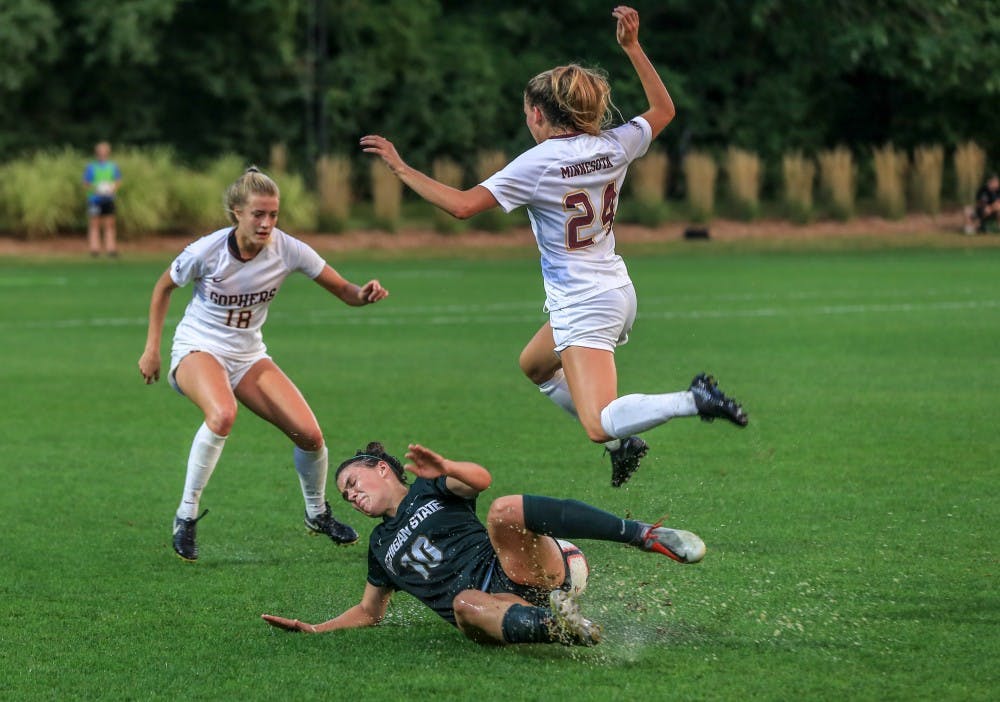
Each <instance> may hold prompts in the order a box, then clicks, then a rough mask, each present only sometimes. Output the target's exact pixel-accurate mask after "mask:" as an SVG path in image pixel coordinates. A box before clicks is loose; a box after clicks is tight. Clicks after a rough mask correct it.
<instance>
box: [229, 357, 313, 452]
mask: <svg viewBox="0 0 1000 702" xmlns="http://www.w3.org/2000/svg"><path fill="white" fill-rule="evenodd" d="M236 397H237V398H239V400H240V402H242V403H243V404H244V405H246V406H247V408H248V409H249V410H250V411H252V412H253V413H254V414H256V415H257V416H258V417H260V418H261V419H265V420H267V421H268V422H270V423H271V424H273V425H274V426H276V427H278V428H279V429H281V431H283V432H284V433H285V435H286V436H288V438H289V439H291V440H292V442H293V443H294V444H295V445H296V446H298V447H299V448H301V449H302V450H303V451H317V450H319V449H320V448H322V446H323V432H322V431H321V430H320V427H319V423H318V422H317V421H316V415H314V414H313V411H312V409H311V408H310V407H309V403H307V402H306V399H305V397H303V396H302V393H301V392H299V389H298V388H297V387H296V386H295V383H293V382H292V380H291V378H289V377H288V376H287V375H285V373H284V371H282V370H281V369H280V368H279V367H278V365H277V364H276V363H275V362H274V361H272V360H271V359H268V358H265V359H262V360H260V361H258V362H257V363H255V364H254V365H253V367H252V368H251V369H250V370H249V371H247V373H246V375H244V376H243V378H242V380H240V384H239V385H238V386H236Z"/></svg>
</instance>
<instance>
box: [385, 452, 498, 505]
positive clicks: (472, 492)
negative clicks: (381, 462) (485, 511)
mask: <svg viewBox="0 0 1000 702" xmlns="http://www.w3.org/2000/svg"><path fill="white" fill-rule="evenodd" d="M406 458H407V460H409V461H411V463H408V464H406V466H404V467H405V468H406V470H408V471H410V472H411V473H413V474H414V475H416V476H418V477H421V478H427V479H428V480H433V479H434V478H440V477H441V476H442V475H443V476H446V477H447V480H446V484H447V486H448V489H449V490H451V491H452V492H453V493H455V494H456V495H461V496H462V497H475V496H476V495H478V494H479V493H481V492H483V491H484V490H486V489H487V488H488V487H489V486H490V484H491V483H492V482H493V476H492V475H490V472H489V471H488V470H486V469H485V468H483V467H482V466H481V465H479V464H478V463H472V462H471V461H453V460H451V459H450V458H445V457H444V456H442V455H440V454H438V453H435V452H434V451H431V450H430V449H429V448H426V447H424V446H421V445H420V444H410V446H409V448H408V450H407V452H406Z"/></svg>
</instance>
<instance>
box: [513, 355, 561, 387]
mask: <svg viewBox="0 0 1000 702" xmlns="http://www.w3.org/2000/svg"><path fill="white" fill-rule="evenodd" d="M517 365H518V366H519V367H520V368H521V372H522V373H524V375H525V377H527V378H528V380H530V381H531V382H533V383H534V384H535V385H541V384H542V383H544V382H546V381H548V380H552V376H553V375H555V372H556V371H557V370H558V369H559V363H558V359H554V360H553V361H550V362H549V363H539V362H538V356H537V354H536V353H532V351H531V350H530V347H529V348H525V349H524V350H523V351H522V352H521V355H520V357H519V358H518V359H517Z"/></svg>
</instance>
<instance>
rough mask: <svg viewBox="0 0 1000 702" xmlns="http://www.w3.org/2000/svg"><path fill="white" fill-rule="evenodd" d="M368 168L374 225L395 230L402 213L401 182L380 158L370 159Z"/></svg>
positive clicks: (390, 230) (386, 229)
mask: <svg viewBox="0 0 1000 702" xmlns="http://www.w3.org/2000/svg"><path fill="white" fill-rule="evenodd" d="M369 168H370V169H371V171H370V172H371V182H372V211H373V217H374V223H375V226H376V227H378V228H379V229H384V230H385V231H387V232H394V231H397V230H398V229H399V223H400V219H401V214H402V206H403V184H402V183H401V182H399V178H397V177H396V176H395V175H394V174H393V172H392V171H390V170H389V167H388V166H386V165H385V163H383V162H382V159H372V160H371V162H370V165H369Z"/></svg>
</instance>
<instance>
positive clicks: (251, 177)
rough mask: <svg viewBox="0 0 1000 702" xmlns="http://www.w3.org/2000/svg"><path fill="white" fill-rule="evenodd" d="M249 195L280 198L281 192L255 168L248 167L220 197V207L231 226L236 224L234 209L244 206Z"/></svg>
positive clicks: (275, 184) (276, 185)
mask: <svg viewBox="0 0 1000 702" xmlns="http://www.w3.org/2000/svg"><path fill="white" fill-rule="evenodd" d="M251 195H268V196H273V197H281V192H280V191H279V190H278V184H277V183H275V182H274V181H273V180H271V179H270V178H269V177H268V176H266V175H264V174H263V173H261V171H260V169H259V168H257V166H250V167H249V168H248V169H246V170H245V171H243V175H241V176H240V177H239V178H237V179H236V181H235V182H233V184H232V185H230V186H229V187H228V188H226V192H225V194H224V195H223V196H222V205H223V207H225V208H226V214H227V215H229V221H231V222H232V223H233V224H238V222H237V220H236V212H235V210H236V208H238V207H243V206H244V205H246V204H247V202H248V201H249V200H250V196H251Z"/></svg>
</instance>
